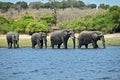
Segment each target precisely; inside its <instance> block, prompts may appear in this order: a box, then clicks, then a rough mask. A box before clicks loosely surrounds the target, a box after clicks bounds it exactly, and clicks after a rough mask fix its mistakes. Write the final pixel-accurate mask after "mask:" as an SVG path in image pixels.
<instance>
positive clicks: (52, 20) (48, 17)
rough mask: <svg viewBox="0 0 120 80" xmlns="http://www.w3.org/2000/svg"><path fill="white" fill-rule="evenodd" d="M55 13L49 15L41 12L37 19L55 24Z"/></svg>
mask: <svg viewBox="0 0 120 80" xmlns="http://www.w3.org/2000/svg"><path fill="white" fill-rule="evenodd" d="M56 20H57V18H56V15H55V14H54V13H51V14H50V15H46V14H42V15H41V16H40V18H39V20H38V21H45V22H47V23H48V25H52V24H56Z"/></svg>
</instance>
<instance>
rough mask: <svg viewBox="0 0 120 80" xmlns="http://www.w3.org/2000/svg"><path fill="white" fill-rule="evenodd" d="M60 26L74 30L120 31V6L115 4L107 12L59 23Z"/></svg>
mask: <svg viewBox="0 0 120 80" xmlns="http://www.w3.org/2000/svg"><path fill="white" fill-rule="evenodd" d="M59 26H60V28H68V29H72V30H74V31H83V30H99V31H103V32H105V33H113V32H120V7H119V6H113V7H111V8H110V9H109V10H108V11H107V12H105V13H103V14H99V15H96V16H85V17H82V18H77V19H74V20H72V21H69V22H63V23H60V24H59Z"/></svg>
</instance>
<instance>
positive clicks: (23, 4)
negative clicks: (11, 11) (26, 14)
mask: <svg viewBox="0 0 120 80" xmlns="http://www.w3.org/2000/svg"><path fill="white" fill-rule="evenodd" d="M15 8H17V9H19V8H20V9H27V8H28V5H27V3H26V2H24V1H18V2H17V3H16V4H15Z"/></svg>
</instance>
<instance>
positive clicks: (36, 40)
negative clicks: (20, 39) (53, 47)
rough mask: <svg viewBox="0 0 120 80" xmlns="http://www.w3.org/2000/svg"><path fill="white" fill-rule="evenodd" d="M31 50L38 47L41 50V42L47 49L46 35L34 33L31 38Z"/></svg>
mask: <svg viewBox="0 0 120 80" xmlns="http://www.w3.org/2000/svg"><path fill="white" fill-rule="evenodd" d="M31 42H32V48H35V46H36V45H38V47H39V48H43V42H44V43H45V47H46V48H47V35H46V33H44V32H39V33H34V34H32V36H31Z"/></svg>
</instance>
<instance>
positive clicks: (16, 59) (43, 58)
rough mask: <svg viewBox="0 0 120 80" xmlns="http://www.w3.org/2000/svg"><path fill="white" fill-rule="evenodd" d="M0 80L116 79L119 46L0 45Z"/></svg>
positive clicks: (119, 72) (119, 68)
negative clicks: (42, 47)
mask: <svg viewBox="0 0 120 80" xmlns="http://www.w3.org/2000/svg"><path fill="white" fill-rule="evenodd" d="M0 80H120V46H116V47H115V46H109V47H107V48H106V49H72V48H69V49H67V50H65V49H51V48H48V49H32V48H19V49H7V48H0Z"/></svg>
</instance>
